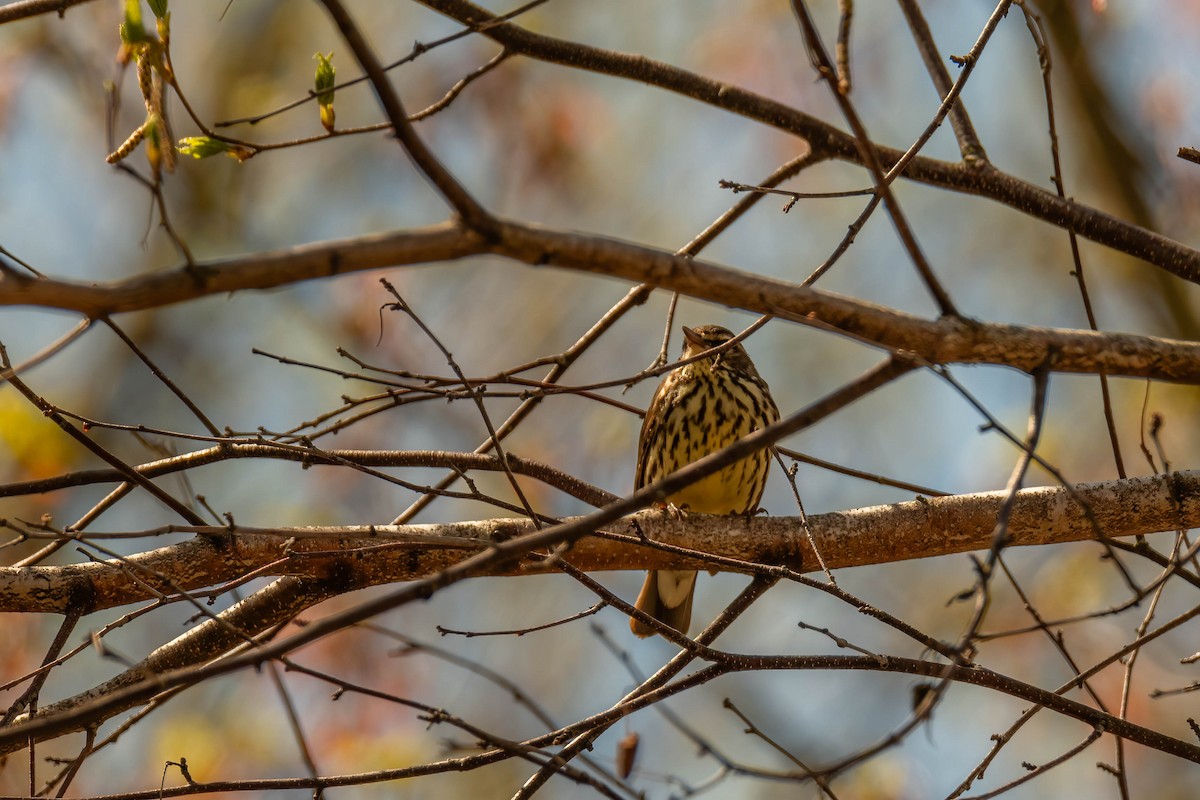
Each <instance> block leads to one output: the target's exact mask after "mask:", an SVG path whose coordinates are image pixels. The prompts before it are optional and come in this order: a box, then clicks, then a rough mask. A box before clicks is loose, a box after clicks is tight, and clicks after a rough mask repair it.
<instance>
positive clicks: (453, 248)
mask: <svg viewBox="0 0 1200 800" xmlns="http://www.w3.org/2000/svg"><path fill="white" fill-rule="evenodd" d="M497 236H498V239H497V241H495V242H493V243H491V244H489V243H487V242H485V241H484V240H483V239H482V238H481V237H480V236H478V235H476V234H474V233H472V232H470V231H468V230H465V229H462V228H460V227H457V226H455V225H453V224H449V223H447V224H443V225H438V226H434V227H430V228H423V229H418V230H412V231H405V232H399V233H391V234H383V235H379V236H373V237H363V238H356V239H351V240H342V241H333V242H322V243H319V244H312V245H304V246H302V247H296V248H291V249H288V250H280V251H275V252H269V253H260V254H257V255H251V256H243V257H238V258H229V259H224V260H219V261H213V262H208V263H207V264H198V265H193V266H191V267H187V268H179V269H174V270H167V271H164V272H157V273H153V274H151V275H143V276H138V277H135V278H129V279H126V280H123V281H118V282H115V283H110V284H95V283H80V282H75V281H62V280H50V279H43V278H30V277H26V276H21V275H11V274H5V275H4V276H2V277H0V306H5V305H35V306H43V307H46V308H60V309H64V310H71V311H79V312H81V313H83V314H86V315H88V316H92V317H101V316H106V315H108V314H115V313H120V312H127V311H138V310H142V309H147V308H156V307H159V306H164V305H169V304H171V303H178V302H183V301H185V300H191V299H195V298H197V297H202V296H206V295H210V294H224V293H227V292H234V291H238V290H244V289H269V288H274V287H278V286H284V285H287V284H291V283H299V282H302V281H307V280H312V279H314V278H320V277H327V276H330V275H337V274H341V273H345V272H354V271H358V270H367V269H378V268H382V267H392V266H401V265H406V264H422V263H428V262H437V261H449V260H454V259H458V258H464V257H467V256H472V255H485V254H488V253H491V254H494V255H499V256H504V257H506V258H511V259H514V260H517V261H521V262H524V263H527V264H531V265H536V266H541V265H552V266H557V267H564V268H567V269H574V270H579V271H584V272H591V273H595V274H599V275H606V276H610V277H618V278H624V279H626V280H630V281H635V282H638V283H650V284H653V285H655V286H659V287H661V288H664V289H670V290H672V291H677V292H681V293H683V294H686V295H689V296H691V297H696V298H699V299H702V300H710V301H712V302H715V303H722V304H725V305H730V306H735V307H738V308H744V309H747V310H749V311H756V312H759V313H765V314H774V315H775V316H777V317H782V318H784V319H789V320H792V321H794V322H801V323H804V324H816V325H819V326H822V327H827V328H834V329H836V330H838V331H841V332H843V333H847V334H849V335H851V336H854V337H856V338H859V339H863V340H866V341H868V342H872V343H874V344H877V345H879V346H881V347H883V348H885V349H888V350H891V351H907V352H910V353H913V354H915V355H916V356H917V357H918V358H919V359H921V360H922V361H924V362H928V363H931V364H950V363H963V364H984V363H987V364H1001V365H1006V366H1011V367H1014V368H1016V369H1020V370H1025V371H1027V372H1031V371H1033V370H1035V369H1038V368H1039V367H1041V366H1042V365H1044V364H1047V363H1049V364H1050V365H1051V368H1052V369H1053V370H1055V371H1060V372H1081V373H1097V372H1104V373H1106V374H1108V375H1110V376H1128V377H1138V378H1153V379H1156V380H1165V381H1177V382H1181V383H1191V384H1200V343H1195V342H1184V341H1178V340H1174V339H1163V338H1156V337H1150V336H1138V335H1134V334H1123V333H1096V332H1094V331H1081V330H1065V329H1057V328H1041V327H1035V326H1022V325H1006V324H1001V323H986V322H977V321H973V320H969V319H941V320H927V319H923V318H921V317H916V316H913V315H911V314H905V313H903V312H900V311H895V310H892V309H889V308H885V307H883V306H878V305H875V304H873V303H868V302H866V301H862V300H855V299H852V298H849V297H844V296H841V295H836V294H832V293H830V292H823V291H820V290H817V289H812V288H809V287H804V286H798V285H796V284H794V283H789V282H787V281H782V280H778V279H775V278H768V277H763V276H759V275H754V274H751V273H746V272H740V271H738V270H736V269H732V268H729V267H722V266H718V265H716V264H712V263H709V262H705V261H700V260H695V259H691V258H688V257H686V256H680V255H675V254H673V253H669V252H666V251H664V250H659V249H656V248H652V247H646V246H643V245H638V244H633V243H630V242H625V241H622V240H619V239H611V238H608V237H604V236H595V235H586V234H579V233H568V232H562V231H555V230H550V229H546V228H540V227H536V226H530V225H523V224H520V223H516V222H501V223H499V224H498V228H497Z"/></svg>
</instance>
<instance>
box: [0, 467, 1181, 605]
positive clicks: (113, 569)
mask: <svg viewBox="0 0 1200 800" xmlns="http://www.w3.org/2000/svg"><path fill="white" fill-rule="evenodd" d="M1072 495H1074V496H1075V497H1078V498H1080V500H1081V501H1082V502H1084V503H1086V504H1087V506H1088V508H1089V509H1090V511H1091V513H1092V515H1093V516H1094V519H1095V520H1096V523H1097V524H1098V525H1099V527H1100V529H1101V530H1102V531H1103V532H1104V534H1105V535H1106V536H1109V537H1113V538H1115V537H1123V536H1133V535H1140V534H1149V533H1155V532H1158V531H1164V530H1175V529H1178V528H1192V527H1198V526H1200V471H1192V472H1179V473H1173V474H1171V475H1170V476H1168V477H1162V476H1147V477H1140V478H1128V479H1125V480H1118V481H1107V482H1104V483H1090V484H1078V485H1075V486H1073V487H1071V489H1070V490H1067V489H1064V488H1061V487H1039V488H1034V489H1025V490H1022V491H1020V492H1018V493H1017V495H1016V501H1015V503H1014V506H1013V509H1012V517H1011V520H1010V522H1009V535H1010V536H1011V541H1010V543H1009V544H1010V546H1018V547H1019V546H1031V545H1045V544H1056V543H1062V542H1075V541H1085V540H1090V539H1094V538H1095V536H1096V528H1095V526H1094V525H1093V523H1092V522H1091V520H1090V519H1089V518H1088V515H1087V512H1086V510H1085V509H1084V508H1083V507H1082V506H1081V505H1080V503H1079V502H1078V501H1076V500H1074V499H1072ZM1007 496H1008V493H1007V492H1005V491H998V492H984V493H980V494H969V495H955V496H950V497H937V498H928V499H926V498H922V499H919V500H913V501H909V502H906V503H895V504H892V505H886V506H871V507H867V508H859V509H853V510H850V511H837V512H832V513H828V514H817V515H812V516H810V517H808V524H809V527H810V529H811V531H812V541H813V542H814V543H815V544H816V546H817V547H818V548H819V549H820V551H821V555H822V557H823V558H824V560H825V563H826V564H827V565H828V566H829V567H830V568H831V569H840V568H845V567H854V566H863V565H867V564H886V563H891V562H895V561H903V560H907V559H915V558H928V557H931V556H940V555H947V554H951V553H963V552H969V551H972V550H983V549H986V548H988V547H989V546H990V545H991V543H992V535H993V530H994V528H995V524H996V515H997V513H998V512H999V510H1000V507H1001V504H1002V503H1003V502H1004V500H1005V498H1006V497H1007ZM580 519H583V518H573V519H571V520H568V522H572V523H573V522H577V521H578V520H580ZM635 524H636V526H637V527H639V528H640V529H641V531H642V532H643V533H645V534H646V536H648V537H649V538H650V539H653V540H655V541H660V542H663V543H665V544H668V545H673V546H676V547H682V548H687V549H689V550H694V551H697V552H698V553H708V554H712V555H715V556H719V557H724V558H732V559H737V560H739V561H745V562H750V563H756V564H778V565H783V566H787V567H790V568H792V569H794V570H797V571H813V570H814V569H815V568H816V563H817V562H816V557H815V555H814V554H813V552H812V548H811V546H810V544H809V541H808V538H807V536H806V535H805V534H804V532H803V529H802V527H801V524H800V520H799V519H798V518H796V517H764V516H759V517H754V518H752V519H743V518H740V517H738V518H730V517H708V516H703V515H697V514H689V515H687V516H686V517H684V518H676V517H674V516H672V515H670V514H662V513H660V512H657V511H648V512H642V513H639V514H635V515H633V516H630V517H627V518H625V519H622V520H619V521H617V522H614V523H613V524H611V525H608V526H606V527H605V528H604V530H605V531H607V532H608V533H610V534H613V535H614V538H602V537H598V536H588V537H585V538H582V539H580V540H579V541H577V542H576V543H575V545H574V546H573V547H572V549H571V550H570V551H569V552H567V553H565V554H564V555H563V558H565V559H566V560H567V561H568V562H570V563H571V564H572V565H573V566H574V567H576V568H577V569H580V570H584V571H586V572H595V571H604V570H632V569H638V570H641V569H663V568H672V569H679V568H688V567H690V568H694V567H696V566H697V562H696V561H695V560H691V559H688V558H686V557H685V556H682V555H679V554H676V553H670V552H665V551H661V550H656V549H652V548H647V547H646V546H644V545H643V544H642V543H641V542H640V539H639V536H638V533H637V528H635ZM164 530H167V529H164ZM169 530H171V531H176V532H180V531H182V532H188V531H190V532H195V533H198V534H202V535H201V536H197V538H195V539H193V540H190V541H187V542H183V543H181V544H175V545H170V546H168V547H162V548H158V549H156V550H150V551H147V552H144V553H139V554H136V555H133V556H130V557H128V558H125V559H122V560H120V561H99V562H89V563H85V564H70V565H65V566H36V567H22V568H18V567H0V612H13V611H19V612H56V613H64V612H66V611H68V610H70V609H72V608H76V607H78V605H79V604H81V603H82V604H85V605H86V606H87V607H88V608H89V609H90V610H99V609H103V608H111V607H114V606H119V605H125V604H128V603H133V602H138V601H142V600H148V599H153V598H154V597H155V595H154V594H153V593H152V591H153V590H157V591H161V592H167V593H170V592H171V591H173V590H172V588H171V586H170V585H169V584H168V583H167V582H165V581H164V580H162V578H163V577H169V578H170V579H171V580H172V581H173V582H174V583H175V585H176V586H177V587H178V588H181V589H184V590H197V589H203V588H206V587H211V586H217V585H220V584H222V583H225V582H228V581H233V580H237V579H238V578H240V577H242V576H243V575H245V574H246V573H248V572H250V571H253V570H260V569H261V570H262V572H261V573H260V575H264V576H266V575H287V576H292V577H303V578H308V579H313V580H318V581H336V582H337V583H339V584H340V585H341V586H342V587H343V589H345V590H350V589H356V588H362V587H364V586H371V585H376V584H381V583H392V582H397V581H408V580H418V579H421V578H426V577H429V576H430V575H433V574H436V573H437V572H439V571H441V570H444V569H447V568H448V567H450V566H451V565H453V564H457V563H458V562H460V561H462V560H463V559H464V558H466V557H468V556H470V555H472V554H474V553H478V552H481V551H483V550H487V549H489V548H491V547H494V546H495V545H497V544H499V543H501V542H506V541H510V540H512V539H514V538H517V537H521V536H524V535H527V534H529V533H531V532H533V526H532V524H531V523H530V522H529V520H527V519H492V520H481V521H473V522H453V523H443V524H426V525H399V526H390V525H379V526H367V525H359V526H353V525H352V526H338V527H306V528H271V529H264V528H237V529H234V530H233V533H232V535H230V536H228V538H225V537H224V536H223V535H224V534H229V533H230V530H229V529H226V528H198V527H191V526H174V527H172V528H170V529H169ZM541 552H544V551H541ZM368 554H369V557H364V556H367V555H368ZM701 566H702V567H703V566H711V564H701ZM131 570H132V571H134V573H135V574H136V575H137V577H138V579H139V582H138V583H133V582H131V581H130V580H129V574H130V572H131ZM555 571H556V568H555V566H554V565H553V564H552V563H547V562H546V561H545V559H543V558H541V557H539V556H536V555H535V556H533V557H531V558H526V559H524V560H520V561H511V562H504V563H495V564H493V565H491V566H490V567H489V568H488V569H486V570H485V571H482V572H478V573H476V574H478V575H534V574H545V573H553V572H555ZM156 576H159V577H156Z"/></svg>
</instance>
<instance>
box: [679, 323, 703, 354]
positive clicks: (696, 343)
mask: <svg viewBox="0 0 1200 800" xmlns="http://www.w3.org/2000/svg"><path fill="white" fill-rule="evenodd" d="M683 338H684V339H686V340H687V343H688V344H690V345H691V346H692V347H693V348H694V349H695V350H696V351H697V352H699V351H701V350H707V349H708V346H707V345H706V344H704V340H703V339H701V338H700V334H698V333H696V332H695V331H694V330H692V329H691V328H689V327H688V326H687V325H684V326H683Z"/></svg>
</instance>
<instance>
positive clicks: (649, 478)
mask: <svg viewBox="0 0 1200 800" xmlns="http://www.w3.org/2000/svg"><path fill="white" fill-rule="evenodd" d="M732 338H734V337H733V333H731V332H730V331H729V330H728V329H727V328H723V327H721V326H720V325H701V326H699V327H696V328H689V327H687V326H686V325H685V326H683V352H682V354H681V355H680V360H681V361H686V360H687V359H689V358H692V357H694V356H698V355H700V354H701V353H704V352H705V351H708V350H711V349H713V348H715V347H719V346H720V345H722V344H725V343H726V342H728V341H729V340H730V339H732ZM778 419H779V409H778V408H777V407H776V406H775V401H774V400H773V399H772V398H771V390H770V389H769V388H768V387H767V383H766V381H764V380H763V379H762V377H761V376H760V375H759V374H758V370H756V369H755V368H754V362H753V361H751V360H750V356H749V355H747V354H746V350H745V348H744V347H742V345H741V344H740V343H738V344H735V345H733V346H732V347H730V348H728V349H726V350H722V351H721V352H719V353H716V354H714V355H711V356H708V357H707V358H702V359H700V360H698V361H693V362H692V363H685V364H683V365H681V366H678V367H676V368H675V369H673V370H671V371H670V372H668V373H667V374H666V375H665V376H664V377H663V380H662V382H661V383H660V384H659V385H658V389H657V390H656V391H655V392H654V398H653V399H652V400H651V401H650V407H649V409H647V411H646V417H645V419H644V420H643V421H642V431H641V434H640V435H639V437H638V459H637V472H636V475H635V480H634V482H635V489H640V488H642V487H643V486H647V485H649V484H651V483H653V482H654V481H656V480H658V479H659V478H662V477H664V476H666V475H669V474H670V473H672V472H675V471H676V470H678V469H681V468H682V467H685V466H687V465H688V464H690V463H691V462H693V461H697V460H699V459H701V458H703V457H704V456H706V455H709V454H710V453H715V452H717V451H718V450H721V449H722V448H725V447H727V446H729V445H731V444H733V443H734V442H736V441H737V440H738V439H741V438H742V437H744V436H746V435H747V434H750V433H752V432H754V431H756V430H760V429H762V428H765V427H766V426H768V425H770V424H771V423H772V422H775V421H776V420H778ZM769 463H770V451H769V450H767V449H762V450H758V451H756V452H755V453H753V454H752V455H749V456H747V457H746V458H744V459H742V460H741V461H738V462H736V463H734V464H730V465H729V466H727V467H724V468H722V469H720V470H718V471H717V472H714V473H713V474H711V475H709V476H707V477H705V478H702V479H701V480H699V481H697V482H696V483H693V484H692V485H691V486H688V487H687V488H685V489H681V490H679V491H678V492H676V493H674V494H672V495H670V496H669V497H667V499H666V502H667V506H668V508H672V507H673V508H676V509H679V510H682V511H692V512H695V513H697V514H752V513H754V512H755V511H757V510H758V503H759V501H760V500H761V499H762V494H763V489H764V488H765V486H766V483H767V469H768V466H769ZM695 591H696V572H695V571H694V570H651V571H650V572H649V573H648V574H647V575H646V581H645V583H643V584H642V591H641V593H640V594H638V598H637V602H636V603H635V605H636V606H637V608H638V609H640V610H641V611H644V612H645V613H647V614H649V615H650V616H651V617H654V618H655V619H656V620H658V621H659V622H661V623H663V624H665V625H668V626H670V627H672V628H674V629H675V630H677V631H679V632H680V633H682V634H683V635H685V636H686V635H687V631H688V627H689V626H690V625H691V620H692V597H693V595H694V593H695ZM629 627H630V629H631V630H632V631H633V633H634V635H636V636H639V637H642V638H645V637H648V636H652V635H654V634H655V633H656V632H657V631H655V630H654V629H653V628H651V627H650V626H649V625H646V624H644V623H642V622H640V621H638V620H637V619H636V618H634V617H630V618H629Z"/></svg>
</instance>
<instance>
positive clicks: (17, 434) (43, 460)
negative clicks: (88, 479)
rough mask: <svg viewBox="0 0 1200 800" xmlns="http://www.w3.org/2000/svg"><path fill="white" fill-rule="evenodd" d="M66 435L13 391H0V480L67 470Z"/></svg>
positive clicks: (69, 448) (69, 453) (70, 445)
mask: <svg viewBox="0 0 1200 800" xmlns="http://www.w3.org/2000/svg"><path fill="white" fill-rule="evenodd" d="M75 448H76V445H74V444H73V443H72V442H71V440H70V437H68V436H67V435H66V434H65V433H63V432H62V431H61V430H59V428H58V426H57V425H55V424H54V423H53V422H51V421H50V420H48V419H46V418H45V417H44V416H42V413H41V412H40V411H38V410H37V409H36V408H34V407H33V406H32V405H30V404H29V402H28V401H27V400H25V398H23V397H20V396H18V395H17V393H16V392H11V391H9V392H0V480H5V481H23V480H34V479H37V478H45V477H49V476H51V475H55V474H57V473H60V472H63V471H64V470H66V469H68V468H69V466H70V462H71V456H72V454H73V453H75V451H76V450H75Z"/></svg>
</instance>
